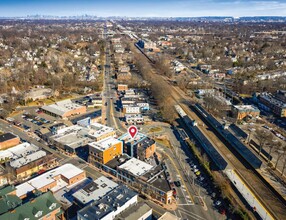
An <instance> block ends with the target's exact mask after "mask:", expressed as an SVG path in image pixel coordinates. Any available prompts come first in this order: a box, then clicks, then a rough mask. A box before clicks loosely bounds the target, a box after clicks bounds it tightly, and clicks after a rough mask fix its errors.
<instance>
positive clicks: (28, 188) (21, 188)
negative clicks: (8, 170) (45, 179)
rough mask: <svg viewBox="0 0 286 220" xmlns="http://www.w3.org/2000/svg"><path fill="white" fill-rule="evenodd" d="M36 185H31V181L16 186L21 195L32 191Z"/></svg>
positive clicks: (18, 194)
mask: <svg viewBox="0 0 286 220" xmlns="http://www.w3.org/2000/svg"><path fill="white" fill-rule="evenodd" d="M34 189H35V187H33V186H31V185H30V184H29V183H27V182H25V183H22V184H20V185H18V186H16V195H17V196H19V197H21V196H23V195H26V194H27V193H28V192H32V191H33V190H34Z"/></svg>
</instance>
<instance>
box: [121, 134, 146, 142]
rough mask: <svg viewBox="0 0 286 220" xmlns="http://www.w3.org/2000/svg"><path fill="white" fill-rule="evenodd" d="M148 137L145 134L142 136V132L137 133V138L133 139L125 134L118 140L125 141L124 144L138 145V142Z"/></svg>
mask: <svg viewBox="0 0 286 220" xmlns="http://www.w3.org/2000/svg"><path fill="white" fill-rule="evenodd" d="M146 137H147V136H146V135H145V134H142V133H140V132H138V133H137V135H136V137H135V138H131V137H130V135H129V134H128V133H125V134H123V135H122V136H120V137H119V138H118V140H121V141H124V144H127V143H131V144H136V143H137V142H138V141H141V140H143V139H144V138H146Z"/></svg>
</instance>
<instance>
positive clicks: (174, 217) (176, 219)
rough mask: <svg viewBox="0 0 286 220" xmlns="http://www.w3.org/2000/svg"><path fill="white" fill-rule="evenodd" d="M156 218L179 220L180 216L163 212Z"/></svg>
mask: <svg viewBox="0 0 286 220" xmlns="http://www.w3.org/2000/svg"><path fill="white" fill-rule="evenodd" d="M158 220H180V218H178V217H177V216H175V215H173V214H172V213H170V212H165V213H164V214H163V215H162V216H161V217H160V218H158Z"/></svg>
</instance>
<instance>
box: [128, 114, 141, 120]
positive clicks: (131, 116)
mask: <svg viewBox="0 0 286 220" xmlns="http://www.w3.org/2000/svg"><path fill="white" fill-rule="evenodd" d="M124 116H125V118H126V119H138V118H139V119H142V118H143V116H142V115H141V114H125V115H124Z"/></svg>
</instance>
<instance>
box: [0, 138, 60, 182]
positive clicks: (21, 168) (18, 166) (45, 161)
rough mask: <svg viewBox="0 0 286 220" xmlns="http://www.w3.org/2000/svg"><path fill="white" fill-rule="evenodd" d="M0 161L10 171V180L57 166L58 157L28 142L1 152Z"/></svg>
mask: <svg viewBox="0 0 286 220" xmlns="http://www.w3.org/2000/svg"><path fill="white" fill-rule="evenodd" d="M0 160H1V161H2V162H3V163H4V162H6V163H5V169H6V170H9V174H10V178H13V177H15V178H17V179H19V178H25V177H28V176H31V175H32V174H33V173H35V172H39V171H40V170H47V169H51V168H53V167H54V166H56V165H57V158H56V157H54V156H53V155H51V154H48V153H47V152H46V151H43V150H41V149H40V148H39V147H37V146H35V145H33V144H30V143H27V142H25V143H23V144H19V145H17V146H15V147H12V148H9V149H7V150H5V151H0ZM11 174H12V176H11Z"/></svg>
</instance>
